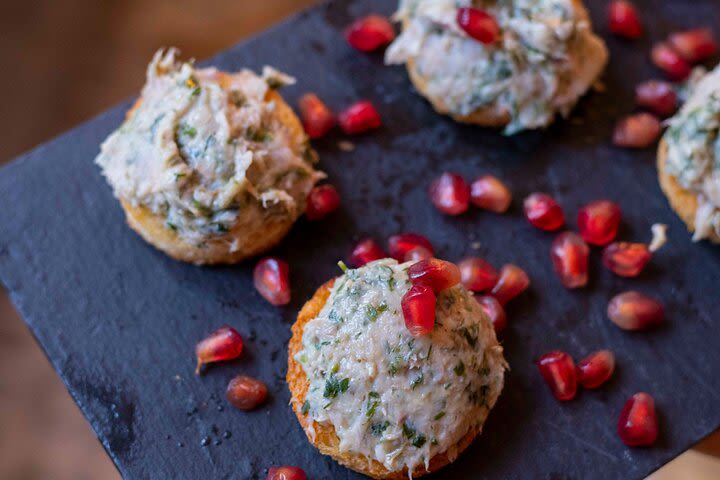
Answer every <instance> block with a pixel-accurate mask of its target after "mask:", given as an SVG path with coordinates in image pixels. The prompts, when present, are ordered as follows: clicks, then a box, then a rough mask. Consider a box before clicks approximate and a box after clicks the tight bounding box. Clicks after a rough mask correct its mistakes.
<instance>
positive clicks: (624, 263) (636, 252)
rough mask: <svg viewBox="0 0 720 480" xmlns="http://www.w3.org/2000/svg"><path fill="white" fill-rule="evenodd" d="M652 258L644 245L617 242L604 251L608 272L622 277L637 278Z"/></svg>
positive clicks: (604, 261) (603, 259)
mask: <svg viewBox="0 0 720 480" xmlns="http://www.w3.org/2000/svg"><path fill="white" fill-rule="evenodd" d="M651 258H652V253H651V252H650V249H649V248H648V246H647V245H645V244H644V243H628V242H615V243H611V244H610V245H608V246H607V247H605V249H604V250H603V254H602V262H603V265H605V267H607V269H608V270H610V271H611V272H613V273H614V274H615V275H618V276H620V277H628V278H630V277H637V276H638V275H640V272H642V271H643V269H644V268H645V265H647V263H648V262H649V261H650V259H651Z"/></svg>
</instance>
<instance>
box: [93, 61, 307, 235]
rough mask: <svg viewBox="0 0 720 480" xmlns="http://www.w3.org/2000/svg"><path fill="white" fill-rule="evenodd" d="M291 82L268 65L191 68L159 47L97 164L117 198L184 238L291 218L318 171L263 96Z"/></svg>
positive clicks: (304, 143) (302, 144) (302, 143)
mask: <svg viewBox="0 0 720 480" xmlns="http://www.w3.org/2000/svg"><path fill="white" fill-rule="evenodd" d="M293 81H294V80H293V79H292V78H291V77H288V76H286V75H284V74H282V73H280V72H278V71H276V70H274V69H272V68H270V67H265V69H264V71H263V74H262V76H260V75H256V74H255V73H253V72H251V71H249V70H243V71H240V72H238V73H234V74H227V73H224V72H220V71H218V70H217V69H215V68H204V69H197V68H195V67H194V65H193V64H192V62H180V61H179V60H177V50H175V49H169V50H167V51H162V50H161V51H158V52H157V53H156V54H155V56H154V57H153V60H152V62H151V63H150V65H149V66H148V69H147V81H146V83H145V86H144V87H143V90H142V96H141V102H140V103H139V104H138V105H137V107H136V108H135V109H134V110H133V112H132V113H131V114H130V115H129V116H128V118H127V119H126V120H125V122H124V123H123V124H122V126H121V127H120V128H119V129H118V130H116V131H115V132H113V133H112V134H111V135H110V136H109V137H108V138H107V140H106V141H105V142H104V143H103V145H102V147H101V152H100V154H99V155H98V157H97V159H96V162H97V163H98V165H100V167H101V168H102V171H103V174H104V175H105V177H106V178H107V179H108V182H109V183H110V184H111V186H112V187H113V190H114V193H115V196H117V197H118V198H120V199H121V200H123V201H125V202H128V203H129V204H130V205H131V206H133V207H143V208H146V209H148V210H150V211H151V212H152V213H153V214H155V215H158V216H161V217H162V218H164V219H165V225H166V227H167V228H169V229H171V230H174V231H176V232H177V233H178V235H180V236H181V237H182V238H183V239H184V240H186V241H188V242H190V243H194V244H200V243H202V242H203V241H205V240H207V239H208V238H212V237H218V236H222V235H223V234H225V233H226V232H228V231H229V230H230V229H231V228H233V226H235V225H236V223H237V222H238V221H242V222H244V223H245V224H252V223H253V222H256V223H257V222H262V220H263V219H262V218H261V217H263V216H267V215H288V216H292V217H297V216H298V215H299V214H300V213H301V212H302V210H303V208H304V205H303V204H302V201H304V198H305V196H306V195H307V192H308V191H309V190H310V189H311V188H312V185H313V184H314V183H315V181H316V180H317V179H318V178H319V177H320V176H321V174H320V173H318V172H316V171H315V170H314V169H313V168H312V162H313V161H314V152H313V151H312V150H311V149H310V148H309V144H308V142H307V139H306V138H305V137H304V136H301V137H300V138H298V136H297V135H294V134H293V133H292V132H291V131H290V130H289V129H288V128H287V126H286V125H284V123H283V122H282V121H281V119H280V118H279V116H278V114H277V112H276V104H275V102H274V101H273V100H272V98H271V96H270V95H269V92H270V91H271V90H272V89H274V88H277V87H279V86H281V85H282V84H284V83H291V82H293ZM248 205H260V208H253V209H249V208H247V206H248ZM246 211H247V212H246ZM258 212H260V213H258ZM247 215H255V216H257V217H260V218H246V216H247Z"/></svg>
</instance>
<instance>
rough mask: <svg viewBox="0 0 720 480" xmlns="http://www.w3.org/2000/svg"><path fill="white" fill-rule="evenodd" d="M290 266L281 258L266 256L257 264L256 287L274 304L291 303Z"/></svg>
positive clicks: (254, 276) (254, 273)
mask: <svg viewBox="0 0 720 480" xmlns="http://www.w3.org/2000/svg"><path fill="white" fill-rule="evenodd" d="M289 276H290V267H288V264H287V262H285V261H284V260H280V259H279V258H273V257H266V258H263V259H262V260H260V261H259V262H258V263H257V265H255V270H254V271H253V280H254V282H255V288H256V289H257V291H258V292H259V293H260V295H262V296H263V298H264V299H265V300H267V301H268V302H270V303H271V304H273V305H287V304H288V303H290V278H289Z"/></svg>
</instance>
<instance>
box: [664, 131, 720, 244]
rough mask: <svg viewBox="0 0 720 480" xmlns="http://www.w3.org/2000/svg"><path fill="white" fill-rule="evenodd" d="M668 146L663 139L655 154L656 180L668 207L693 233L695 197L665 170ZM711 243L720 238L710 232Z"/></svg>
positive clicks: (695, 208) (718, 241)
mask: <svg viewBox="0 0 720 480" xmlns="http://www.w3.org/2000/svg"><path fill="white" fill-rule="evenodd" d="M667 151H668V146H667V143H666V141H665V139H664V138H663V139H662V140H660V145H659V147H658V153H657V169H658V180H659V182H660V188H661V189H662V191H663V192H664V193H665V196H666V197H667V199H668V201H669V202H670V206H671V207H672V209H673V210H674V211H675V213H677V214H678V216H679V217H680V218H681V219H682V221H683V222H685V225H687V228H688V231H689V232H694V231H695V214H696V212H697V209H698V201H697V196H696V195H695V194H694V193H693V192H691V191H689V190H686V189H684V188H683V187H682V186H681V185H680V184H679V183H678V181H677V179H676V178H675V177H674V176H672V175H670V174H669V173H668V172H667V170H666V169H665V164H666V161H667ZM708 240H710V241H711V242H713V243H718V244H720V236H718V234H717V233H715V232H711V233H710V236H709V237H708Z"/></svg>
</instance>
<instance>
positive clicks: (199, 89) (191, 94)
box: [190, 87, 202, 97]
mask: <svg viewBox="0 0 720 480" xmlns="http://www.w3.org/2000/svg"><path fill="white" fill-rule="evenodd" d="M201 90H202V89H201V88H200V87H195V88H193V91H192V92H191V93H190V96H191V97H197V96H198V95H200V91H201Z"/></svg>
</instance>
